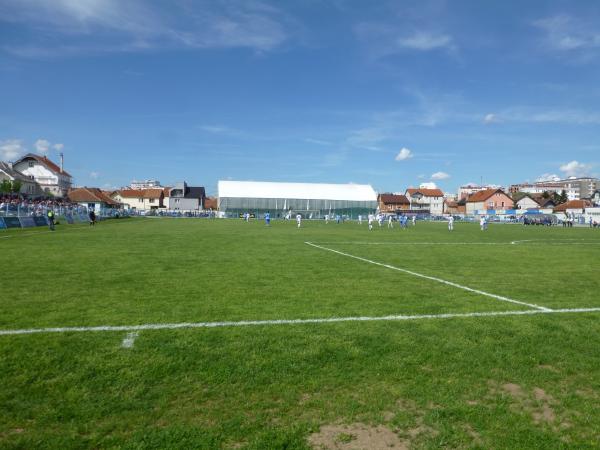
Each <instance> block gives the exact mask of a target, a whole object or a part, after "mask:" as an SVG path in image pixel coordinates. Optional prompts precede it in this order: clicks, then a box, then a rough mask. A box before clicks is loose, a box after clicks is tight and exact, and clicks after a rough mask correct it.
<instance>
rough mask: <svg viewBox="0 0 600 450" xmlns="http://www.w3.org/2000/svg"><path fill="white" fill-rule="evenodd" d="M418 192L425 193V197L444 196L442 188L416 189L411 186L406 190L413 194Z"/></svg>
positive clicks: (410, 194)
mask: <svg viewBox="0 0 600 450" xmlns="http://www.w3.org/2000/svg"><path fill="white" fill-rule="evenodd" d="M417 192H419V193H421V194H423V196H425V197H443V196H444V193H443V192H442V190H441V189H415V188H409V189H407V190H406V193H407V195H409V196H412V195H413V194H416V193H417Z"/></svg>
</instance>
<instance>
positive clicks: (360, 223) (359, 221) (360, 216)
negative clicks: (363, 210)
mask: <svg viewBox="0 0 600 450" xmlns="http://www.w3.org/2000/svg"><path fill="white" fill-rule="evenodd" d="M358 224H359V225H362V215H360V214H359V215H358Z"/></svg>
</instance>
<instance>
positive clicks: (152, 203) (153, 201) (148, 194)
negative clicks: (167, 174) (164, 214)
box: [111, 189, 165, 211]
mask: <svg viewBox="0 0 600 450" xmlns="http://www.w3.org/2000/svg"><path fill="white" fill-rule="evenodd" d="M111 198H112V199H113V200H116V201H117V202H119V203H121V204H123V205H124V206H125V207H127V208H128V209H134V210H136V211H150V210H153V209H159V208H164V207H165V206H164V203H163V199H164V198H165V194H164V191H163V190H162V189H121V190H118V191H115V192H113V193H112V194H111Z"/></svg>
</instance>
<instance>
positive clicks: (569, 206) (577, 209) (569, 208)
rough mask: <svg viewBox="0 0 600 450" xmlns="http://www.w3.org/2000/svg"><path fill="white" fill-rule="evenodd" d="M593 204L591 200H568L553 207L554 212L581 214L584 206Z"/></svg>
mask: <svg viewBox="0 0 600 450" xmlns="http://www.w3.org/2000/svg"><path fill="white" fill-rule="evenodd" d="M592 206H594V205H593V204H592V202H591V200H586V199H584V200H570V201H568V202H566V203H562V204H560V205H558V206H557V207H556V208H554V212H555V213H567V214H583V212H584V210H585V209H586V208H591V207H592Z"/></svg>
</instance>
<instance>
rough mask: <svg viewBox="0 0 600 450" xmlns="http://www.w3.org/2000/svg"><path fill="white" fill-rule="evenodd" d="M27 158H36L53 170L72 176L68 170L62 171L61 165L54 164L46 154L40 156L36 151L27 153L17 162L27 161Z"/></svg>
mask: <svg viewBox="0 0 600 450" xmlns="http://www.w3.org/2000/svg"><path fill="white" fill-rule="evenodd" d="M26 159H35V160H36V161H37V162H39V163H40V164H43V165H44V166H46V167H47V168H48V169H50V170H51V171H53V172H55V173H62V174H63V175H66V176H68V177H70V176H71V174H69V172H67V171H66V170H63V171H62V172H61V171H60V167H58V166H57V165H56V164H54V163H53V162H52V161H50V160H49V159H48V158H47V157H46V156H40V155H36V154H34V153H27V154H26V155H25V156H23V157H22V158H21V159H19V160H18V161H17V162H15V164H16V163H19V162H21V161H25V160H26Z"/></svg>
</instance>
